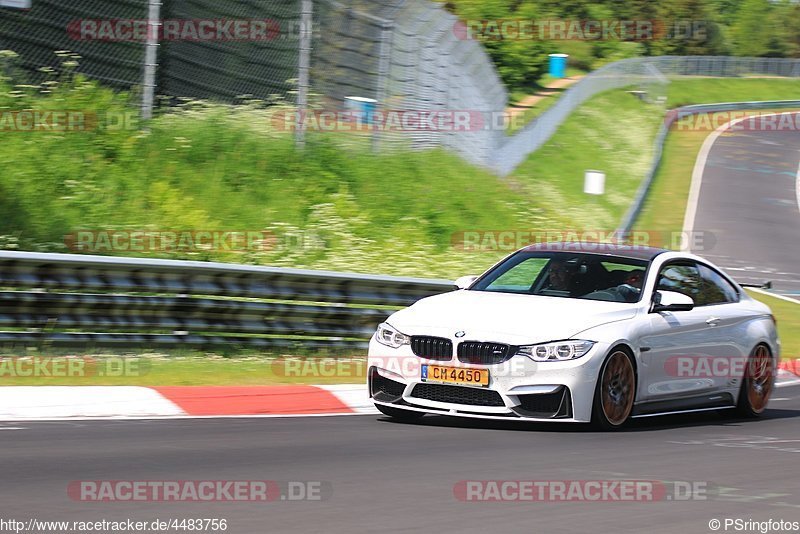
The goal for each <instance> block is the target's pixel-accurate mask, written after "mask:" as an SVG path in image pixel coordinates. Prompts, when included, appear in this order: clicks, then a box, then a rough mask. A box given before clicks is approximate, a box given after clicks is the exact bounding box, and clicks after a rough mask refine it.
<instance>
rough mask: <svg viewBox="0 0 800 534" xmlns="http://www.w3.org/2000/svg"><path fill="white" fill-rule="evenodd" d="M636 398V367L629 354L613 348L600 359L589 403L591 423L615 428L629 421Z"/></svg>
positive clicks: (602, 427)
mask: <svg viewBox="0 0 800 534" xmlns="http://www.w3.org/2000/svg"><path fill="white" fill-rule="evenodd" d="M634 400H636V369H635V367H634V365H633V359H632V357H631V355H630V354H628V353H627V352H625V351H624V350H622V349H619V348H617V349H614V351H613V352H612V353H611V354H610V355H609V356H608V357H607V358H606V360H605V361H604V362H603V366H602V367H601V368H600V374H599V375H598V377H597V387H596V388H595V392H594V402H593V403H592V424H593V425H594V426H595V427H596V428H598V429H601V430H619V429H620V428H623V427H624V426H625V425H626V424H627V423H628V421H629V420H630V416H631V412H633V402H634Z"/></svg>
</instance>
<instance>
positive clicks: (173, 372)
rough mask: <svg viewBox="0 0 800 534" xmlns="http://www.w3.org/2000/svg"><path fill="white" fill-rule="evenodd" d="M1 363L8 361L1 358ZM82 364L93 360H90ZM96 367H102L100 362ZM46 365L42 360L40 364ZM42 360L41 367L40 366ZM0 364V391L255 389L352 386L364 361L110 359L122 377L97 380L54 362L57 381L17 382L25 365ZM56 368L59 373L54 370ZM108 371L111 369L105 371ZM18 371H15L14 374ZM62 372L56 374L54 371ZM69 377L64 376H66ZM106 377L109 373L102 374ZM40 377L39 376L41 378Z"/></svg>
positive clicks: (89, 367) (87, 366)
mask: <svg viewBox="0 0 800 534" xmlns="http://www.w3.org/2000/svg"><path fill="white" fill-rule="evenodd" d="M4 358H9V357H8V356H5V357H4ZM83 358H92V357H91V356H88V357H83ZM96 358H98V361H102V360H101V359H100V358H101V357H96ZM45 360H46V359H45ZM45 360H42V361H45ZM5 361H6V362H7V363H5V364H4V361H3V360H0V387H2V386H209V385H215V386H260V385H270V384H318V385H323V384H355V383H361V382H364V381H366V357H365V356H364V355H360V356H353V357H339V358H337V359H335V360H334V359H331V358H327V359H326V358H307V359H304V360H302V361H299V360H297V359H295V360H294V361H289V362H287V360H285V359H283V358H265V357H239V358H220V357H210V356H208V355H205V356H199V357H163V356H155V357H154V356H144V357H136V356H129V359H128V360H127V363H121V360H120V359H119V358H113V360H112V361H113V362H115V364H114V369H126V371H125V372H124V373H120V374H122V375H124V376H99V375H100V373H98V372H97V371H96V369H99V368H104V367H102V366H101V365H95V364H91V363H89V362H86V363H84V364H83V366H82V367H78V366H75V367H73V369H75V371H74V372H72V373H69V372H67V371H66V369H67V367H66V363H65V362H67V360H66V359H64V358H63V357H54V360H53V361H54V362H59V363H57V364H55V365H53V364H50V366H49V368H50V369H56V370H57V371H56V373H54V374H56V375H58V376H35V377H34V376H16V375H17V373H19V372H20V371H21V372H25V371H26V369H28V367H26V366H25V365H23V364H21V363H18V362H13V363H12V361H9V360H5ZM59 365H60V366H61V367H60V368H59V367H58V366H59ZM109 367H110V366H109ZM17 369H18V370H19V371H17ZM58 369H61V370H58ZM70 374H71V375H73V376H69V375H70ZM104 374H106V375H108V374H109V373H104ZM40 375H41V373H40Z"/></svg>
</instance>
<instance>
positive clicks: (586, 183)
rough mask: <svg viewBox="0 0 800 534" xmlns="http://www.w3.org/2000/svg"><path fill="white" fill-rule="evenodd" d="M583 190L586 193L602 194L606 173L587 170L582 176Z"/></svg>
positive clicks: (604, 190)
mask: <svg viewBox="0 0 800 534" xmlns="http://www.w3.org/2000/svg"><path fill="white" fill-rule="evenodd" d="M583 192H584V193H586V194H587V195H602V194H603V193H605V192H606V173H604V172H603V171H594V170H588V171H586V174H585V175H584V178H583Z"/></svg>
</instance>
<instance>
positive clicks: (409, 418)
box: [375, 404, 425, 423]
mask: <svg viewBox="0 0 800 534" xmlns="http://www.w3.org/2000/svg"><path fill="white" fill-rule="evenodd" d="M375 407H376V408H377V409H378V411H379V412H381V413H382V414H383V415H388V416H389V417H391V418H392V419H394V420H395V421H399V422H402V423H411V422H413V421H418V420H419V419H421V418H422V416H424V415H425V414H424V413H422V412H412V411H410V410H401V409H399V408H392V407H390V406H384V405H383V404H376V405H375Z"/></svg>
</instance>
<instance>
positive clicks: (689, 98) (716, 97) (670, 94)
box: [667, 78, 800, 108]
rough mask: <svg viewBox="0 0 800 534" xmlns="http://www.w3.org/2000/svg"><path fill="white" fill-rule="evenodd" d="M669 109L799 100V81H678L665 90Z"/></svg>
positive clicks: (721, 79) (733, 79)
mask: <svg viewBox="0 0 800 534" xmlns="http://www.w3.org/2000/svg"><path fill="white" fill-rule="evenodd" d="M667 99H668V103H669V107H670V108H676V107H678V106H685V105H688V104H711V103H716V102H751V101H757V100H800V79H798V78H795V79H786V78H677V79H672V80H671V83H670V84H669V88H668V91H667Z"/></svg>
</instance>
